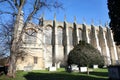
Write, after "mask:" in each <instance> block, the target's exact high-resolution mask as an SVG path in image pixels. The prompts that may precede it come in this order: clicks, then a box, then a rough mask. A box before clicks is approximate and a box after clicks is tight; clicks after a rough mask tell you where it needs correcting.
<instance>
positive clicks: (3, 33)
mask: <svg viewBox="0 0 120 80" xmlns="http://www.w3.org/2000/svg"><path fill="white" fill-rule="evenodd" d="M0 26H1V27H0V58H3V57H5V56H8V55H9V54H10V46H11V39H12V33H13V23H12V22H8V23H6V24H4V23H2V22H1V23H0Z"/></svg>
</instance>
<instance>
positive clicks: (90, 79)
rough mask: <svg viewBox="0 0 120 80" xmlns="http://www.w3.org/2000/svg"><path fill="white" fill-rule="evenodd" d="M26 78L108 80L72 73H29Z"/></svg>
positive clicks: (43, 79)
mask: <svg viewBox="0 0 120 80" xmlns="http://www.w3.org/2000/svg"><path fill="white" fill-rule="evenodd" d="M92 74H95V73H92ZM102 74H103V73H102ZM97 75H100V73H98V74H97ZM100 76H101V75H100ZM104 76H105V75H104ZM24 77H25V78H26V80H107V79H105V78H99V77H94V76H87V75H79V73H78V75H75V74H72V73H36V72H28V74H26V75H24ZM106 77H107V76H106Z"/></svg>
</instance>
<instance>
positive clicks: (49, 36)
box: [44, 26, 52, 45]
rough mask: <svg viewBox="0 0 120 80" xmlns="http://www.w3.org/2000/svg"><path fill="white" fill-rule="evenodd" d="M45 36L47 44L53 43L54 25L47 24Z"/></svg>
mask: <svg viewBox="0 0 120 80" xmlns="http://www.w3.org/2000/svg"><path fill="white" fill-rule="evenodd" d="M44 38H45V44H47V45H51V44H52V41H51V40H52V27H51V26H46V27H45V28H44Z"/></svg>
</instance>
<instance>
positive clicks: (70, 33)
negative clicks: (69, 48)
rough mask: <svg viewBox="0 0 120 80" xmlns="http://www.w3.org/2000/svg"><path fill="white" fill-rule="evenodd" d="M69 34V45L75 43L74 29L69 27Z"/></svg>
mask: <svg viewBox="0 0 120 80" xmlns="http://www.w3.org/2000/svg"><path fill="white" fill-rule="evenodd" d="M68 35H69V45H73V29H72V28H69V29H68Z"/></svg>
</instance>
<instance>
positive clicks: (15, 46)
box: [8, 9, 22, 78]
mask: <svg viewBox="0 0 120 80" xmlns="http://www.w3.org/2000/svg"><path fill="white" fill-rule="evenodd" d="M21 10H22V9H19V11H18V14H17V15H16V21H15V24H14V33H13V36H12V42H11V50H10V62H9V70H8V75H9V76H10V77H13V78H15V72H16V61H17V58H16V55H17V53H18V52H19V45H20V42H19V38H21V37H20V36H19V37H18V35H17V28H18V27H19V20H20V14H21Z"/></svg>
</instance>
